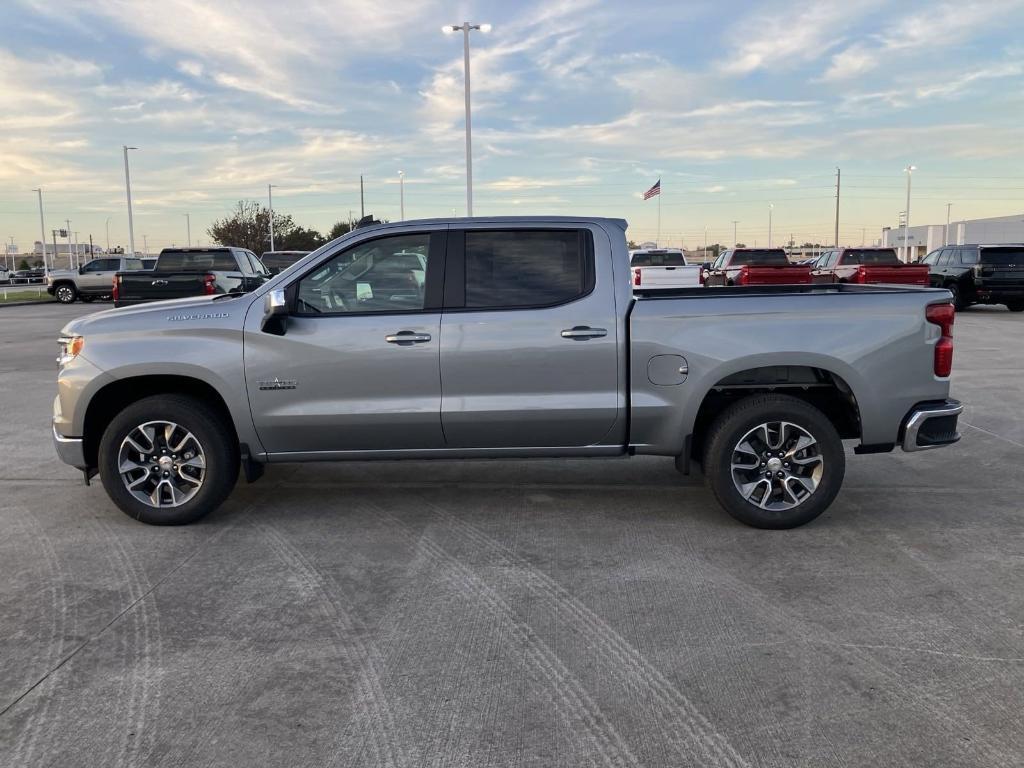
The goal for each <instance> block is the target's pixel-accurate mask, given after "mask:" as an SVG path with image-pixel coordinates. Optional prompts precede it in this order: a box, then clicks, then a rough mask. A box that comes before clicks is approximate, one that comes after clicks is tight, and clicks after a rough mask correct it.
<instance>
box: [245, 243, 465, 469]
mask: <svg viewBox="0 0 1024 768" xmlns="http://www.w3.org/2000/svg"><path fill="white" fill-rule="evenodd" d="M445 234H446V226H445V225H436V226H433V227H424V228H423V229H418V230H411V231H407V232H404V233H402V234H392V235H382V236H380V237H376V238H373V239H371V240H363V241H361V242H359V243H356V244H354V245H351V246H349V247H348V248H346V249H344V250H341V251H339V252H337V253H336V254H334V255H333V256H332V257H331V258H329V259H327V260H325V261H320V262H318V264H317V265H316V266H313V267H311V268H310V269H309V270H307V271H306V272H305V273H304V274H302V275H297V276H296V278H295V280H294V281H293V282H292V283H291V284H290V285H289V286H288V288H287V291H286V293H287V296H288V298H289V305H290V310H289V316H288V319H287V325H286V327H285V332H284V334H283V335H280V334H278V333H274V332H273V329H270V330H266V331H265V330H263V329H262V328H261V325H262V322H261V320H262V311H260V308H259V307H254V309H253V310H252V311H250V312H249V316H248V317H247V318H246V335H245V384H246V389H247V390H248V393H249V403H250V405H251V407H252V416H253V423H254V424H255V427H256V432H257V434H258V435H259V438H260V441H261V442H262V444H263V447H264V448H265V449H266V450H267V451H268V452H270V453H276V454H298V453H301V454H310V456H309V458H315V457H316V454H329V453H332V452H344V451H392V450H398V449H432V448H443V447H444V437H443V433H442V431H441V371H440V359H439V347H440V333H441V288H442V280H443V273H444V248H445Z"/></svg>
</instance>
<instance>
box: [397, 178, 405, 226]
mask: <svg viewBox="0 0 1024 768" xmlns="http://www.w3.org/2000/svg"><path fill="white" fill-rule="evenodd" d="M398 205H399V208H398V220H399V221H405V171H399V172H398Z"/></svg>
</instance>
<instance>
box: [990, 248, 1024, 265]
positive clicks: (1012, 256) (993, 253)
mask: <svg viewBox="0 0 1024 768" xmlns="http://www.w3.org/2000/svg"><path fill="white" fill-rule="evenodd" d="M981 263H982V264H991V265H993V266H996V267H1011V266H1012V267H1020V268H1021V269H1024V247H1008V248H982V250H981Z"/></svg>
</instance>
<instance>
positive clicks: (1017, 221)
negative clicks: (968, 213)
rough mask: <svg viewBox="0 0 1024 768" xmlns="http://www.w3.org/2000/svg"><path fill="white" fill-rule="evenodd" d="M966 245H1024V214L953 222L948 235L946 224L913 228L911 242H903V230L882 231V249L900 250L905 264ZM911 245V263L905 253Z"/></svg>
mask: <svg viewBox="0 0 1024 768" xmlns="http://www.w3.org/2000/svg"><path fill="white" fill-rule="evenodd" d="M965 243H1024V213H1018V214H1015V215H1013V216H996V217H995V218H992V219H968V220H965V221H951V222H950V223H949V230H948V231H947V229H946V225H945V224H923V225H921V226H918V227H910V228H909V229H908V230H907V242H904V241H903V228H902V227H885V228H883V229H882V245H883V246H886V247H889V248H896V249H897V250H898V251H899V253H900V258H902V259H903V260H904V261H917V260H918V259H919V258H921V257H922V256H925V255H926V254H928V253H931V252H932V251H934V250H935V249H936V248H941V247H942V246H944V245H963V244H965ZM907 245H909V246H910V258H909V259H908V258H907V256H906V253H905V251H904V249H905V248H906V246H907Z"/></svg>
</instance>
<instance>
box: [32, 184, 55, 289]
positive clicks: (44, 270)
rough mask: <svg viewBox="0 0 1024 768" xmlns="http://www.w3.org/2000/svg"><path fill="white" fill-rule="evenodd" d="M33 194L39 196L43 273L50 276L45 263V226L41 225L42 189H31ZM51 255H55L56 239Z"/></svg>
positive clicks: (48, 268)
mask: <svg viewBox="0 0 1024 768" xmlns="http://www.w3.org/2000/svg"><path fill="white" fill-rule="evenodd" d="M32 191H33V192H36V193H38V194H39V236H40V238H41V240H40V243H39V244H40V245H41V246H42V247H43V273H44V274H47V275H48V274H50V267H49V265H48V264H47V262H46V225H45V224H44V223H43V188H42V187H39V188H38V189H33V190H32ZM53 255H54V256H56V255H57V238H56V237H54V238H53Z"/></svg>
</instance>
